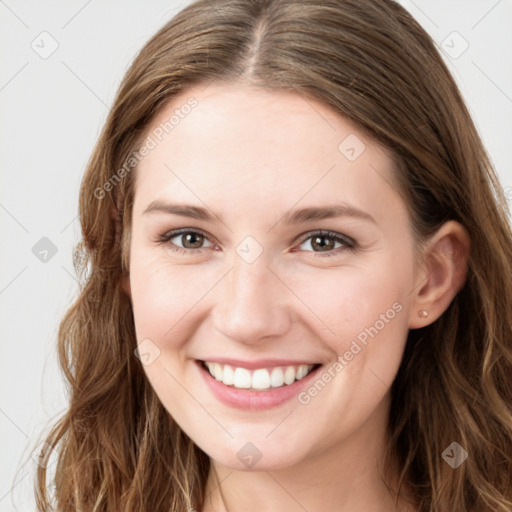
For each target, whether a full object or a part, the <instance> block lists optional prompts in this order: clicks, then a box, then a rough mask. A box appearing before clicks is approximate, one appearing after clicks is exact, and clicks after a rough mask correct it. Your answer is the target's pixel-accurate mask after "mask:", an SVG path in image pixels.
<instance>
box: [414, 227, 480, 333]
mask: <svg viewBox="0 0 512 512" xmlns="http://www.w3.org/2000/svg"><path fill="white" fill-rule="evenodd" d="M469 251H470V238H469V235H468V233H467V231H466V229H465V228H464V227H463V226H462V225H461V224H460V223H458V222H456V221H448V222H445V223H444V224H443V225H442V226H441V228H440V229H439V230H438V231H437V233H436V234H435V235H434V236H433V237H432V239H431V242H430V243H429V244H428V246H427V248H426V249H425V258H424V261H425V263H424V265H423V267H422V268H421V269H420V272H419V273H418V280H417V282H416V283H415V289H414V296H413V301H412V304H411V309H410V311H411V313H410V318H409V328H410V329H418V328H420V327H425V326H426V325H429V324H431V323H432V322H434V321H435V320H437V319H438V318H439V317H440V316H441V315H442V314H443V313H444V311H446V309H447V308H448V307H449V305H450V304H451V302H452V300H453V298H454V297H455V296H456V295H457V293H458V292H459V291H460V289H461V288H462V287H463V286H464V282H465V281H466V276H467V269H468V260H469ZM425 312H426V314H425Z"/></svg>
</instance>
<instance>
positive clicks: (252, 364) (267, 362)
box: [198, 357, 320, 370]
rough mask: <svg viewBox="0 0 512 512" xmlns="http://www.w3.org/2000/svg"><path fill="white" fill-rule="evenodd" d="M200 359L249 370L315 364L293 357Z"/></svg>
mask: <svg viewBox="0 0 512 512" xmlns="http://www.w3.org/2000/svg"><path fill="white" fill-rule="evenodd" d="M198 361H208V362H209V363H219V364H229V365H230V366H234V367H235V368H247V369H248V370H254V369H256V368H273V367H274V366H299V365H301V364H313V365H317V364H320V363H315V362H311V361H304V360H303V361H296V360H292V359H257V360H251V361H242V360H241V359H232V358H230V357H224V358H219V357H211V358H210V357H205V358H203V359H198Z"/></svg>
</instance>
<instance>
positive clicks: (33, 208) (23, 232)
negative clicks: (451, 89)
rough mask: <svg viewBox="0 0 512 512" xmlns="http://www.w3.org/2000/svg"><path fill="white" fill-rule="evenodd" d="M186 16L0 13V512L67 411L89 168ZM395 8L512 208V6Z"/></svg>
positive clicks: (461, 1)
mask: <svg viewBox="0 0 512 512" xmlns="http://www.w3.org/2000/svg"><path fill="white" fill-rule="evenodd" d="M189 3H190V2H189V1H182V2H178V1H169V0H166V1H164V0H158V1H156V0H153V1H150V2H143V1H137V2H136V1H126V0H125V1H121V0H111V1H108V2H107V1H103V2H99V1H98V0H88V1H86V0H73V1H67V2H64V1H46V2H44V3H42V2H36V1H34V0H31V1H26V0H24V1H22V0H0V25H1V27H0V52H1V62H2V65H1V67H0V111H1V118H0V119H1V121H0V169H1V174H0V180H1V181H0V183H1V186H0V226H1V230H2V234H1V238H0V240H1V241H2V243H1V253H0V257H1V265H0V341H1V345H0V379H1V382H0V475H1V477H0V512H3V511H11V510H20V511H29V510H30V511H32V510H35V501H34V499H33V491H32V488H33V474H34V467H35V464H36V462H34V461H32V460H31V459H30V458H29V453H30V451H31V450H32V449H33V448H34V446H35V445H36V444H37V441H38V439H39V438H40V436H41V433H42V431H43V430H44V429H47V428H48V426H49V423H50V421H51V420H55V419H56V418H57V417H58V416H59V415H60V413H61V412H62V411H63V410H64V408H65V406H66V396H65V393H64V387H63V383H62V380H61V374H60V370H59V368H58V365H57V353H56V335H57V329H58V324H59V321H60V319H61V318H62V316H63V314H64V312H65V310H66V309H67V307H68V306H69V305H70V304H71V302H72V300H73V299H74V298H75V296H76V294H77V289H78V288H77V283H76V281H75V277H74V271H73V266H72V250H73V247H74V245H75V244H76V243H77V242H78V240H79V223H78V218H77V214H78V188H79V184H80V180H81V177H82V174H83V172H84V169H85V165H86V163H87V160H88V158H89V156H90V153H91V151H92V149H93V145H94V142H95V140H96V138H97V137H98V135H99V132H100V129H101V127H102V124H103V122H104V121H105V119H106V115H107V112H108V109H109V106H110V104H111V102H112V100H113V98H114V95H115V92H116V89H117V86H118V84H119V82H120V80H121V78H122V76H123V74H124V72H125V70H126V69H127V67H128V65H129V64H130V62H131V59H132V58H133V57H134V56H135V54H136V53H137V51H138V50H139V49H140V48H141V47H142V46H143V44H144V43H145V42H146V41H147V39H148V38H149V37H150V36H151V35H152V34H153V33H154V32H155V31H156V30H157V29H158V28H160V26H162V25H163V24H164V23H165V22H166V21H167V20H168V19H170V18H171V17H172V16H173V15H174V13H176V12H178V11H179V10H181V8H183V7H184V6H185V5H187V4H189ZM400 3H402V4H403V5H404V6H405V7H406V8H407V9H408V10H409V11H410V12H411V13H412V14H413V15H414V16H415V18H416V19H417V20H418V21H419V22H420V23H421V24H422V26H423V27H424V28H425V29H426V30H427V31H428V32H429V33H430V34H431V35H432V37H433V38H434V40H435V41H436V42H437V44H438V46H439V47H440V49H441V51H444V52H445V53H443V56H444V58H445V61H446V62H448V64H449V66H450V69H451V70H452V72H453V74H454V76H455V79H456V80H457V82H458V84H459V85H460V87H461V89H462V92H463V95H464V97H465V98H466V101H467V103H468V105H469V108H470V111H471V113H472V115H473V118H474V120H475V122H476V124H477V127H478V129H479V132H480V134H481V136H482V138H483V141H484V143H485V145H486V147H487V148H488V150H489V153H490V156H491V158H492V160H493V162H494V164H495V167H496V170H497V171H498V174H499V177H500V180H501V182H502V183H503V185H504V187H505V190H506V193H507V196H508V198H509V199H510V200H511V202H512V170H511V165H510V162H511V161H512V144H511V134H512V58H511V49H512V31H510V27H511V26H512V1H511V0H471V1H469V0H458V1H456V0H450V1H446V0H435V1H432V0H415V1H413V0H402V1H401V2H400ZM44 32H46V33H47V34H45V33H44ZM454 32H456V34H454ZM55 45H58V47H57V48H56V50H55V51H54V52H53V53H52V54H51V55H48V53H50V52H51V50H52V49H53V46H55ZM466 45H468V48H467V49H466V50H465V51H463V50H464V49H465V46H466ZM459 54H460V55H459ZM43 237H47V238H48V239H49V240H51V243H52V244H53V245H54V246H55V248H54V251H55V250H56V251H57V252H56V253H55V254H54V255H53V256H52V252H51V251H50V252H49V253H48V254H47V255H45V254H44V252H42V253H40V254H39V255H37V253H38V251H41V250H42V249H41V248H40V245H36V244H44V243H45V242H40V240H41V239H42V238H43ZM34 246H36V249H33V247H34ZM34 253H36V254H34ZM45 257H46V261H41V258H43V259H44V258H45ZM41 438H42V436H41Z"/></svg>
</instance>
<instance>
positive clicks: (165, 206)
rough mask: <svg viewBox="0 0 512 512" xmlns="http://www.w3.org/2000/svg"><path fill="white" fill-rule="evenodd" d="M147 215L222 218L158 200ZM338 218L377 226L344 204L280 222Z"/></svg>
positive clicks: (297, 214)
mask: <svg viewBox="0 0 512 512" xmlns="http://www.w3.org/2000/svg"><path fill="white" fill-rule="evenodd" d="M148 213H165V214H168V215H180V216H182V217H190V218H191V219H197V220H204V221H208V222H215V221H216V220H218V219H220V220H221V221H222V218H220V217H217V216H215V215H212V214H211V213H210V212H209V210H207V209H206V208H202V207H200V206H193V205H188V204H178V203H167V202H165V201H162V200H159V199H157V200H155V201H152V202H151V203H150V204H149V205H148V207H147V208H146V209H145V210H144V211H143V212H142V214H143V215H145V214H148ZM338 217H355V218H358V219H362V220H367V221H370V222H373V223H374V224H377V222H376V221H375V219H374V218H373V217H372V216H371V215H370V214H369V213H367V212H365V211H363V210H360V209H359V208H356V207H355V206H352V205H349V204H346V203H341V204H335V205H328V206H324V207H309V208H301V209H299V210H293V211H289V212H287V213H286V214H285V215H283V217H282V219H281V222H283V223H284V224H301V223H305V222H310V221H316V220H324V219H332V218H338Z"/></svg>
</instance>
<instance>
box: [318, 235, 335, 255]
mask: <svg viewBox="0 0 512 512" xmlns="http://www.w3.org/2000/svg"><path fill="white" fill-rule="evenodd" d="M326 238H327V239H328V238H329V237H328V236H326V235H323V236H317V237H315V238H314V239H313V246H314V245H317V247H319V248H320V250H322V251H324V250H327V249H332V247H333V245H334V244H333V242H332V241H331V243H327V244H322V243H321V242H319V240H325V239H326Z"/></svg>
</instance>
